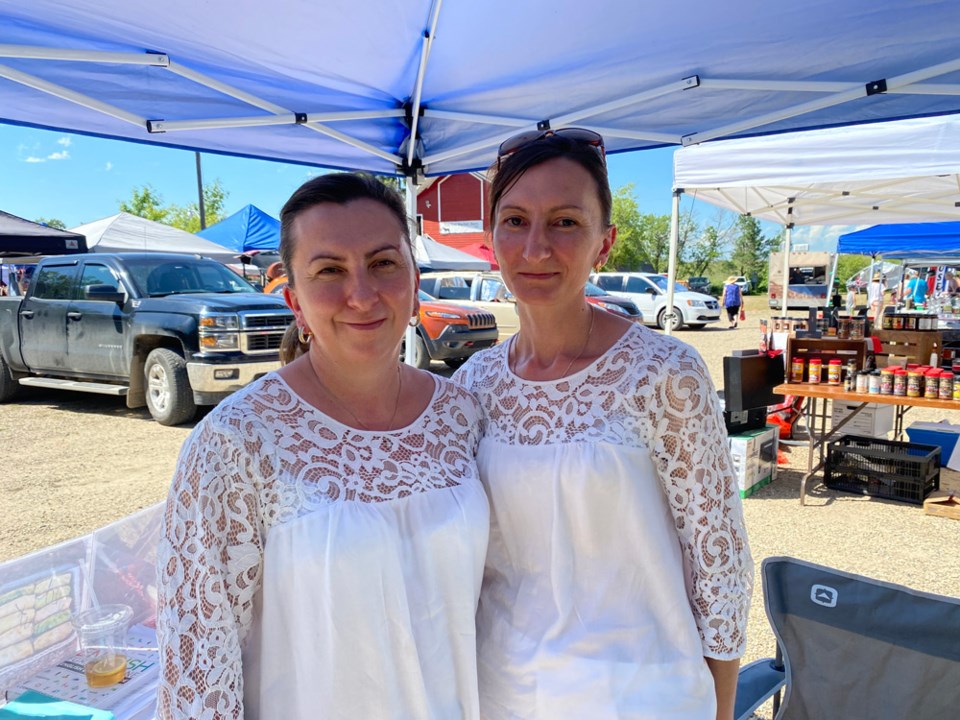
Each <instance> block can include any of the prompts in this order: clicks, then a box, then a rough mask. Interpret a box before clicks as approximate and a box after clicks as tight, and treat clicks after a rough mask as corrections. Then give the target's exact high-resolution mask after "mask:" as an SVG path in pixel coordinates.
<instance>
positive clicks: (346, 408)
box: [307, 357, 403, 432]
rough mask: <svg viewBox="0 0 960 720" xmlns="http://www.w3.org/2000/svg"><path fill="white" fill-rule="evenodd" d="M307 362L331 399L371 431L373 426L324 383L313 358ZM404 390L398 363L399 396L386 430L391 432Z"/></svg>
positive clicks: (360, 424)
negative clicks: (368, 424)
mask: <svg viewBox="0 0 960 720" xmlns="http://www.w3.org/2000/svg"><path fill="white" fill-rule="evenodd" d="M307 362H308V363H310V370H311V371H312V372H313V377H315V378H316V380H317V384H319V385H320V387H321V388H322V389H323V391H324V392H325V393H326V394H327V395H328V396H329V397H330V399H331V400H333V401H334V402H335V403H336V404H337V407H339V408H340V409H341V410H343V411H344V412H346V413H347V414H348V415H349V416H350V417H352V418H353V419H354V420H355V421H356V423H357V425H359V426H360V427H361V428H362V429H364V430H367V431H368V432H369V431H371V430H372V428H370V427H368V426H367V424H366V423H365V422H363V420H361V419H360V418H358V417H357V416H356V414H355V413H354V412H353V410H351V409H350V408H348V407H347V406H346V405H344V404H343V402H341V400H340V398H338V397H337V396H336V395H334V394H333V391H332V390H331V389H330V388H328V387H327V385H326V383H324V382H323V380H321V379H320V375H319V374H318V373H317V369H316V368H315V367H314V366H313V358H312V357H308V358H307ZM402 391H403V372H402V370H401V369H400V366H399V365H397V397H396V399H395V400H394V401H393V415H391V416H390V422H389V423H388V424H387V427H386V428H385V432H389V431H390V430H393V423H394V421H395V420H396V419H397V412H399V410H400V393H401V392H402Z"/></svg>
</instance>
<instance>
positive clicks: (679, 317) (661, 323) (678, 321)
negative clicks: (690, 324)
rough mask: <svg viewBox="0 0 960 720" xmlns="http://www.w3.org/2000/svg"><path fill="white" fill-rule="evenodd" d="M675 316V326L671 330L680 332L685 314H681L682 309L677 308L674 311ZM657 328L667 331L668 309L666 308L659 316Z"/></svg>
mask: <svg viewBox="0 0 960 720" xmlns="http://www.w3.org/2000/svg"><path fill="white" fill-rule="evenodd" d="M673 314H674V316H675V317H674V318H673V325H671V326H670V329H671V330H679V329H680V328H681V327H683V313H681V312H680V308H676V307H675V308H674V309H673ZM657 327H658V328H660V329H661V330H666V329H667V309H666V308H664V309H663V310H661V311H660V313H659V314H658V315H657Z"/></svg>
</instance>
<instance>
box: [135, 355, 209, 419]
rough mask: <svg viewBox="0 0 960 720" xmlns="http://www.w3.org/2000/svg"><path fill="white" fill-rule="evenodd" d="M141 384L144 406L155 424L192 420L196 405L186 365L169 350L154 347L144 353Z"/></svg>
mask: <svg viewBox="0 0 960 720" xmlns="http://www.w3.org/2000/svg"><path fill="white" fill-rule="evenodd" d="M143 384H144V388H145V389H146V396H147V409H148V410H149V411H150V415H152V416H153V419H154V420H156V421H157V422H158V423H160V424H161V425H179V424H180V423H185V422H187V421H188V420H192V419H193V416H194V415H195V414H196V412H197V406H196V405H195V404H194V402H193V390H191V389H190V380H189V378H188V377H187V364H186V362H184V360H183V358H182V357H180V356H179V355H177V354H176V353H175V352H173V350H168V349H167V348H157V349H156V350H154V351H152V352H151V353H150V354H149V355H147V361H146V362H145V363H144V365H143Z"/></svg>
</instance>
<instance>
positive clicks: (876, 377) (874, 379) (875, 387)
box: [870, 370, 880, 395]
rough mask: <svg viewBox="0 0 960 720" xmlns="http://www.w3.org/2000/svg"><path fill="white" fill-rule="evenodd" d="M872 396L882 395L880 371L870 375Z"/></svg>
mask: <svg viewBox="0 0 960 720" xmlns="http://www.w3.org/2000/svg"><path fill="white" fill-rule="evenodd" d="M870 394H871V395H879V394H880V371H879V370H874V371H873V372H872V373H870Z"/></svg>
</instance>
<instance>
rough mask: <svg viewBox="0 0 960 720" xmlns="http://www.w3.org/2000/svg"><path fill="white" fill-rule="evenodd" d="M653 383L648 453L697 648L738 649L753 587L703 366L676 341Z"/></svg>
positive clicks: (718, 655) (719, 421)
mask: <svg viewBox="0 0 960 720" xmlns="http://www.w3.org/2000/svg"><path fill="white" fill-rule="evenodd" d="M673 358H675V362H669V363H667V364H666V366H665V368H664V372H662V373H661V376H660V378H659V380H658V382H657V388H656V404H657V427H656V432H655V433H654V436H655V437H656V441H655V448H654V456H655V457H656V462H657V469H658V471H659V473H660V478H661V481H662V482H663V486H664V491H665V493H666V495H667V498H668V500H669V503H670V510H671V512H672V514H673V518H674V522H675V524H676V527H677V533H678V535H679V537H680V545H681V548H682V551H683V557H684V564H685V568H684V569H685V574H686V578H687V588H688V590H687V592H688V594H689V596H690V604H691V607H692V609H693V614H694V617H695V618H696V622H697V628H698V629H699V631H700V638H701V641H702V642H703V654H704V656H706V657H710V658H715V659H718V660H731V659H734V658H737V657H740V656H741V655H742V654H743V651H744V648H745V645H746V627H747V614H748V612H749V610H750V593H751V589H752V586H753V560H752V558H751V556H750V550H749V547H748V545H747V534H746V528H745V526H744V520H743V507H742V505H741V502H740V493H739V491H738V489H737V483H736V478H735V476H734V473H733V462H732V460H731V457H730V450H729V447H728V445H727V442H726V434H725V433H724V431H723V417H722V414H721V412H720V405H719V402H718V401H717V394H716V392H715V390H714V387H713V383H712V382H711V381H710V376H709V374H708V373H707V369H706V367H705V366H704V364H703V361H702V360H701V359H700V356H699V355H697V353H696V351H694V350H693V349H692V348H688V347H685V346H679V347H678V349H677V351H675V353H674V354H673Z"/></svg>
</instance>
